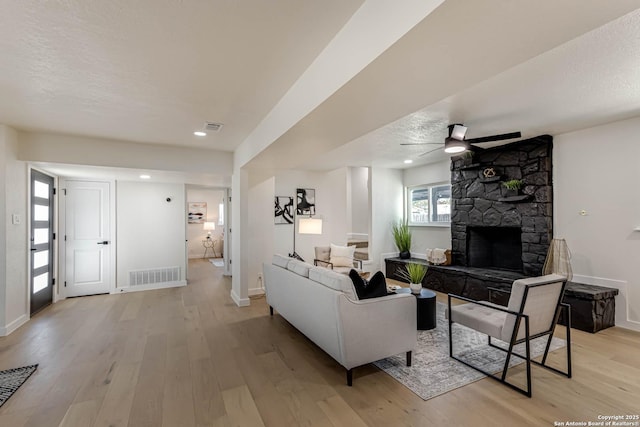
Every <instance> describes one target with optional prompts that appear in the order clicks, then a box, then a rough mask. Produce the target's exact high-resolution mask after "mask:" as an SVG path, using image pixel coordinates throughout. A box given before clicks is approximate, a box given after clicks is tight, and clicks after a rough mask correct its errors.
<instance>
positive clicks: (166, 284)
mask: <svg viewBox="0 0 640 427" xmlns="http://www.w3.org/2000/svg"><path fill="white" fill-rule="evenodd" d="M183 286H187V281H186V280H179V281H177V282H163V283H152V284H149V285H137V286H127V287H121V288H118V289H115V290H112V291H111V293H112V294H120V293H124V292H138V291H153V290H156V289H168V288H181V287H183Z"/></svg>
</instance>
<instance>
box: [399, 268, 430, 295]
mask: <svg viewBox="0 0 640 427" xmlns="http://www.w3.org/2000/svg"><path fill="white" fill-rule="evenodd" d="M427 268H428V267H427V266H426V265H424V264H417V263H415V262H410V263H408V264H407V265H405V271H402V270H400V271H399V274H400V276H402V278H403V279H405V280H408V281H409V288H411V293H413V294H419V293H420V291H421V290H422V280H423V279H424V276H426V274H427Z"/></svg>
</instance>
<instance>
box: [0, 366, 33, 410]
mask: <svg viewBox="0 0 640 427" xmlns="http://www.w3.org/2000/svg"><path fill="white" fill-rule="evenodd" d="M37 368H38V365H31V366H24V367H22V368H15V369H7V370H6V371H0V407H2V405H4V402H6V401H7V400H9V398H10V397H11V396H12V395H13V393H15V392H16V391H17V390H18V389H19V388H20V386H21V385H22V384H24V382H25V381H26V380H27V379H28V378H29V377H30V376H31V374H33V373H34V372H35V370H36V369H37Z"/></svg>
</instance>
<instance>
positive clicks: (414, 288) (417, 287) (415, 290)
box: [409, 283, 422, 294]
mask: <svg viewBox="0 0 640 427" xmlns="http://www.w3.org/2000/svg"><path fill="white" fill-rule="evenodd" d="M409 288H410V289H411V293H412V294H419V293H420V291H421V290H422V283H409Z"/></svg>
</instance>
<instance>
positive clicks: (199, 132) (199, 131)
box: [193, 130, 207, 136]
mask: <svg viewBox="0 0 640 427" xmlns="http://www.w3.org/2000/svg"><path fill="white" fill-rule="evenodd" d="M193 134H194V135H195V136H207V133H206V132H202V131H201V130H197V131H195V132H194V133H193Z"/></svg>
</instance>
